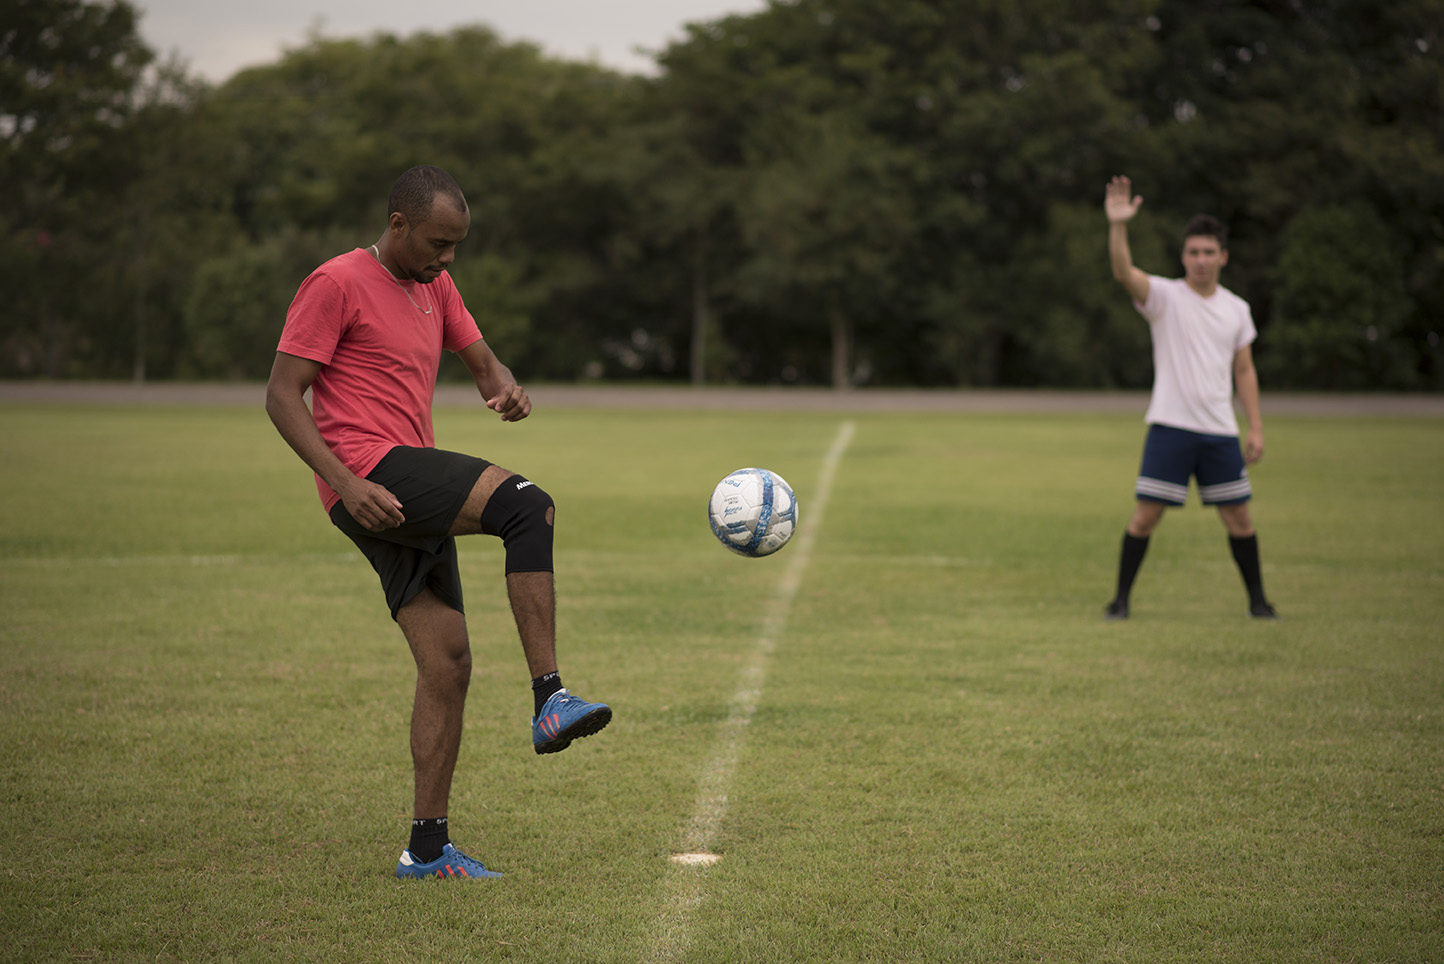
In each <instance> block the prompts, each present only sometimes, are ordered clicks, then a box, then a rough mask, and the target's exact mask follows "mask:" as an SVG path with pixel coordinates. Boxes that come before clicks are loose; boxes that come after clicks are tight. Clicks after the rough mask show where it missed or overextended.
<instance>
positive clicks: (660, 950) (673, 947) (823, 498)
mask: <svg viewBox="0 0 1444 964" xmlns="http://www.w3.org/2000/svg"><path fill="white" fill-rule="evenodd" d="M852 433H853V423H852V422H851V421H847V422H844V423H842V425H841V426H840V427H839V428H838V432H837V436H836V438H834V439H833V442H832V447H831V448H829V449H828V450H827V455H826V456H825V457H824V458H823V462H822V472H821V474H820V476H819V477H818V483H817V489H816V490H815V493H814V495H813V496H812V498H811V499H810V500H809V504H808V505H801V504H799V506H798V508H799V512H798V515H799V517H800V519H799V521H800V523H801V526H800V528H799V531H798V533H797V537H796V545H794V546H792V547H791V548H790V549H788V550H787V552H788V558H787V566H786V568H785V569H784V570H783V571H782V578H781V579H779V580H778V582H777V591H776V593H775V594H774V595H773V597H772V599H770V600H769V601H768V605H767V608H766V611H765V612H764V615H763V620H762V629H761V632H760V634H759V636H758V638H757V645H756V647H755V648H754V649H753V651H752V655H751V658H750V659H749V660H748V661H747V664H746V665H745V666H744V667H743V668H742V672H741V674H740V677H739V679H738V683H737V692H736V693H734V694H733V696H732V700H731V703H730V709H729V711H728V714H727V720H726V722H725V723H723V724H722V730H721V732H720V733H719V734H718V738H717V747H716V750H715V751H714V752H713V754H712V757H711V759H710V760H708V761H707V764H706V765H705V766H704V767H703V769H702V775H701V779H700V780H699V785H698V789H697V805H696V809H695V811H694V812H693V814H692V819H691V820H690V821H689V822H688V824H687V827H686V829H684V830H683V831H682V837H681V842H680V847H679V849H678V856H677V858H674V859H673V862H672V866H671V868H670V869H669V872H668V875H667V880H666V884H665V886H666V889H667V893H666V895H665V900H664V901H663V902H662V913H661V916H660V918H659V920H658V922H657V934H656V939H655V940H654V941H653V942H652V946H651V948H650V951H651V953H652V955H653V959H655V960H662V961H665V960H672V959H674V958H676V957H677V956H679V955H681V954H684V953H685V952H686V950H687V948H688V946H689V945H690V944H691V915H692V912H693V911H694V910H695V909H696V908H697V907H698V906H699V905H700V904H701V902H702V899H703V897H704V896H705V894H704V886H703V885H704V883H705V881H706V876H707V875H706V873H705V872H704V870H703V869H702V868H705V867H707V866H710V865H711V864H712V863H715V862H716V861H715V858H716V855H715V854H713V853H712V850H711V847H712V844H713V842H714V840H715V839H716V837H717V831H718V829H719V828H720V827H721V825H722V820H723V818H724V817H726V815H727V791H728V788H729V787H730V786H731V783H732V775H733V773H734V772H735V771H736V769H737V758H738V755H739V753H740V752H741V750H742V740H743V736H744V734H745V733H746V730H747V727H748V725H749V724H750V723H751V722H752V717H753V715H754V714H755V713H756V712H757V704H758V701H759V700H760V699H761V698H762V686H763V683H764V681H765V678H766V675H767V663H768V660H769V658H770V657H771V656H772V653H773V651H774V650H775V649H776V648H777V639H778V637H779V636H781V635H782V633H783V631H784V630H785V629H786V628H787V619H788V616H789V614H790V613H791V612H792V601H793V599H794V598H795V597H796V596H797V590H798V587H799V586H800V585H801V584H802V576H803V574H804V573H805V572H806V571H807V564H808V561H809V560H810V559H811V558H812V545H813V543H814V542H815V541H816V540H817V531H818V529H819V528H820V527H821V525H822V515H823V511H824V509H826V507H827V500H828V496H829V495H830V494H831V491H832V479H833V476H834V475H835V474H836V472H837V466H838V463H839V462H841V461H842V455H843V452H844V451H846V449H847V445H848V442H850V441H851V440H852Z"/></svg>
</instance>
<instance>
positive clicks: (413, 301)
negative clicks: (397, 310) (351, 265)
mask: <svg viewBox="0 0 1444 964" xmlns="http://www.w3.org/2000/svg"><path fill="white" fill-rule="evenodd" d="M370 250H371V253H372V254H374V255H376V263H377V264H381V249H380V248H378V247H376V245H374V244H373V245H371V249H370ZM381 268H382V270H383V271H385V272H386V275H387V277H389V278H390V279H391V280H392V281H396V276H395V275H394V274H392V273H391V269H390V268H388V267H386V265H384V264H381ZM396 287H398V288H400V289H401V293H402V294H403V295H405V296H406V300H407V301H409V302H411V307H413V308H415V309H416V310H417V311H419V312H421V313H422V314H426V315H429V314H431V309H432V308H433V307H434V305H432V303H431V295H429V294H428V295H427V296H426V307H425V308H423V307H421V306H420V305H418V304H417V303H416V299H415V298H413V297H411V292H409V291H407V290H406V286H405V285H403V284H402V283H401V282H399V281H396Z"/></svg>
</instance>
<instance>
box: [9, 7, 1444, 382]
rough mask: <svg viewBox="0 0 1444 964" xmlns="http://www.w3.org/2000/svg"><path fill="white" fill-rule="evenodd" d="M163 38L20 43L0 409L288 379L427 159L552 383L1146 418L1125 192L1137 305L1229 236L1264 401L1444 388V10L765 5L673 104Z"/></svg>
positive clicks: (43, 16) (676, 52)
mask: <svg viewBox="0 0 1444 964" xmlns="http://www.w3.org/2000/svg"><path fill="white" fill-rule="evenodd" d="M136 17H137V13H136V10H135V9H134V8H133V7H131V6H130V5H129V4H128V3H127V2H125V0H102V2H90V0H9V2H8V3H6V4H4V5H3V9H0V264H3V265H4V275H5V278H6V282H5V285H4V297H3V304H0V376H5V377H50V378H67V377H104V378H135V379H147V378H151V379H155V378H162V379H164V378H188V379H193V378H260V377H264V375H265V373H266V372H267V371H268V370H269V366H270V359H271V357H272V355H273V353H274V349H275V344H276V339H277V336H278V334H279V330H280V325H281V321H282V320H283V318H284V315H285V311H286V307H287V305H288V304H289V300H290V298H291V296H292V295H293V294H294V292H295V289H296V286H297V284H298V283H299V282H300V280H301V279H302V278H303V277H304V276H305V275H306V274H307V273H308V272H309V271H310V270H311V269H312V268H313V267H314V266H315V265H316V264H318V263H319V262H321V261H322V260H324V259H325V258H327V257H330V256H332V255H334V254H337V253H340V252H342V251H345V250H348V249H350V248H352V247H356V246H362V245H365V244H368V243H370V242H371V241H372V240H374V239H375V237H376V235H378V234H379V233H380V229H381V226H382V225H383V224H384V221H385V209H384V206H385V197H386V194H387V192H388V190H389V187H390V184H391V182H392V180H393V179H394V178H395V176H396V175H397V174H398V173H399V172H400V171H402V170H404V169H405V168H407V167H409V166H411V165H412V164H416V163H433V164H438V165H440V166H442V167H445V168H447V169H448V170H450V171H451V172H452V173H453V174H454V175H455V176H456V177H457V179H458V181H459V182H460V183H461V184H462V186H463V188H464V189H465V190H466V192H467V196H468V199H469V201H470V203H471V208H472V232H471V236H470V237H469V238H468V240H467V242H466V243H465V245H464V246H463V249H462V251H461V253H460V255H459V257H458V260H457V262H456V264H455V266H454V268H453V274H454V276H455V278H456V281H457V284H458V286H459V287H460V288H461V290H462V293H463V295H464V296H465V297H466V299H467V301H468V304H469V305H470V307H471V309H472V311H473V313H474V314H475V315H476V317H477V320H478V321H479V323H480V324H481V327H482V330H483V331H484V332H485V333H486V335H487V337H488V339H489V340H490V341H491V342H492V343H493V344H494V345H496V347H497V350H498V352H499V354H501V355H502V357H504V358H506V359H507V360H508V363H509V364H511V365H512V366H513V367H514V368H515V369H516V370H517V371H519V372H522V373H525V374H526V376H527V377H528V378H529V379H531V380H542V379H556V380H574V379H585V378H611V379H619V378H647V379H654V380H676V381H687V380H690V381H693V382H697V383H701V382H741V383H784V384H785V383H796V384H832V385H836V386H839V387H843V386H848V385H856V384H878V385H922V386H933V385H975V386H1000V385H1008V386H1038V385H1047V386H1058V387H1139V386H1144V385H1147V384H1148V382H1149V379H1150V375H1151V362H1150V358H1149V348H1148V336H1147V331H1146V326H1145V325H1144V324H1143V323H1142V322H1141V320H1140V319H1139V318H1138V316H1137V315H1136V314H1135V313H1134V312H1133V311H1132V309H1131V308H1130V307H1129V305H1128V304H1127V298H1126V296H1125V295H1123V294H1122V292H1121V291H1119V290H1118V289H1117V288H1116V286H1115V285H1114V284H1113V283H1112V281H1111V278H1110V275H1109V272H1108V267H1107V255H1106V247H1105V235H1106V226H1105V223H1104V220H1103V215H1102V208H1101V204H1102V193H1103V185H1104V184H1105V182H1106V181H1107V179H1108V178H1109V177H1110V176H1111V175H1113V174H1115V173H1127V174H1129V175H1131V176H1132V178H1133V180H1134V183H1135V185H1136V186H1137V187H1138V189H1139V190H1140V193H1142V194H1143V195H1144V196H1145V197H1146V199H1147V202H1146V204H1145V207H1144V212H1143V214H1142V215H1141V216H1140V222H1138V223H1136V226H1135V229H1134V232H1133V240H1134V252H1135V258H1136V259H1137V260H1138V262H1139V264H1140V265H1141V266H1143V267H1145V268H1146V269H1147V270H1150V271H1154V272H1156V273H1160V274H1176V273H1177V271H1178V264H1177V250H1178V247H1179V241H1180V239H1179V238H1178V236H1177V232H1178V229H1179V228H1180V226H1181V225H1182V224H1183V222H1184V221H1185V220H1186V219H1187V218H1188V217H1189V216H1190V215H1192V214H1194V213H1196V212H1199V211H1206V212H1210V213H1213V214H1216V215H1218V216H1220V217H1222V218H1223V219H1224V220H1225V221H1227V222H1228V223H1229V224H1230V226H1231V228H1232V241H1231V245H1230V247H1231V252H1232V260H1231V262H1230V266H1229V268H1228V269H1227V270H1226V273H1225V283H1226V284H1228V285H1229V286H1230V287H1231V288H1233V289H1234V290H1235V291H1237V292H1239V293H1240V294H1241V295H1243V296H1244V297H1245V298H1247V299H1248V300H1249V301H1250V302H1251V303H1252V304H1253V306H1254V311H1255V318H1256V320H1257V321H1258V323H1259V327H1260V331H1261V338H1260V341H1259V343H1258V345H1257V347H1256V358H1257V360H1258V364H1259V367H1260V369H1261V372H1262V374H1263V377H1264V379H1265V380H1266V383H1267V384H1268V385H1269V386H1270V387H1280V388H1282V387H1292V388H1318V389H1403V390H1440V389H1441V388H1444V348H1441V346H1440V344H1439V339H1440V335H1441V333H1444V323H1441V318H1444V62H1441V54H1444V0H1392V2H1390V3H1388V4H1380V3H1377V2H1374V0H1069V2H1064V0H772V2H771V3H770V4H769V6H768V7H767V9H765V10H763V11H762V12H759V13H756V14H752V15H748V16H733V17H726V18H723V19H719V20H715V21H710V22H704V23H698V24H694V25H691V26H690V27H689V28H688V30H687V32H686V34H685V36H684V37H683V38H682V39H680V40H678V41H676V42H674V43H672V44H671V45H669V46H668V47H666V48H665V49H664V50H662V51H660V52H659V53H658V54H657V60H658V72H657V74H656V75H655V76H652V77H638V76H630V75H623V74H619V73H616V72H613V71H610V70H607V69H604V68H602V67H599V66H597V65H594V64H587V63H577V62H568V61H564V60H557V59H554V58H549V57H547V56H544V55H543V54H542V53H541V52H540V51H539V50H538V49H537V48H536V47H535V46H533V45H530V44H526V43H509V42H506V41H504V40H503V39H502V38H500V37H498V36H497V34H496V33H494V32H493V31H491V30H489V29H487V28H485V27H481V26H477V27H468V28H463V29H457V30H453V31H451V32H449V33H444V34H441V33H427V32H422V33H416V34H412V35H409V36H404V37H403V36H393V35H387V34H378V35H374V36H371V37H368V38H364V39H329V38H324V37H320V36H315V37H312V38H311V39H310V40H309V41H308V42H307V43H306V44H305V45H304V46H302V47H300V48H299V49H295V50H292V51H290V52H288V53H286V54H285V55H284V56H282V57H281V58H280V59H279V60H278V61H277V62H276V63H273V64H270V65H266V66H262V67H256V68H252V69H248V70H245V71H242V72H240V73H238V74H237V75H235V76H234V77H232V78H231V79H229V80H228V81H226V82H225V83H223V84H220V85H218V86H211V85H207V84H205V83H202V82H200V81H198V80H197V79H195V78H193V77H191V76H189V75H188V73H187V70H186V68H185V66H184V65H183V64H180V63H175V62H159V61H157V58H156V56H155V54H154V52H153V51H151V50H149V49H147V48H146V46H145V45H144V44H143V43H142V41H141V39H140V37H139V34H138V31H137V22H136ZM447 374H450V372H448V373H447Z"/></svg>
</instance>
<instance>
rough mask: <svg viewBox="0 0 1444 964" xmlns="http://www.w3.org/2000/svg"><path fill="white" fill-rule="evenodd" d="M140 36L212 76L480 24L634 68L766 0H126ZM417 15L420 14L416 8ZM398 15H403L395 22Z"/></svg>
mask: <svg viewBox="0 0 1444 964" xmlns="http://www.w3.org/2000/svg"><path fill="white" fill-rule="evenodd" d="M134 5H135V7H136V8H137V9H138V10H140V11H141V20H140V32H141V36H142V37H144V38H145V41H146V43H147V44H148V45H149V46H150V47H151V48H152V49H153V50H155V51H156V53H157V54H159V55H160V56H161V57H166V56H168V55H169V54H171V53H172V52H175V53H178V54H179V55H180V56H181V58H182V59H183V60H185V61H186V62H187V63H188V64H189V65H190V69H191V72H192V73H194V74H200V75H201V76H202V77H205V78H206V79H207V80H211V81H215V82H219V81H223V80H225V79H226V78H228V77H230V76H231V75H232V74H234V73H235V72H236V71H237V70H239V69H240V68H242V67H249V66H252V65H254V64H261V63H269V62H271V61H274V60H276V59H277V58H278V57H279V56H280V55H281V53H282V52H283V51H284V50H287V49H290V48H294V47H300V46H303V45H305V43H306V40H307V36H308V34H309V33H310V32H311V31H312V30H313V29H319V31H320V33H321V35H322V36H325V37H366V36H369V35H371V34H373V33H376V32H377V31H385V32H387V33H393V34H396V35H398V36H403V37H404V36H407V35H410V34H413V33H416V32H417V31H421V30H425V31H429V32H431V33H444V32H446V31H447V30H449V29H451V28H452V27H457V26H461V25H463V24H476V23H482V24H486V25H487V26H490V27H491V28H492V29H494V30H496V31H497V33H499V34H500V35H501V37H502V39H503V40H507V41H518V40H526V41H531V42H532V43H536V44H538V45H540V46H541V47H542V49H543V50H545V51H546V52H547V53H550V54H553V55H555V56H558V57H564V58H567V59H569V60H589V61H596V62H597V63H600V64H602V65H604V66H607V67H612V68H615V69H617V70H625V71H630V72H633V73H645V72H650V70H651V69H652V61H651V60H650V58H648V57H647V56H646V55H645V54H641V53H638V52H637V50H636V48H638V47H643V48H647V49H650V50H659V49H661V48H662V47H663V46H665V45H666V43H667V42H668V41H669V40H675V39H678V38H680V37H681V36H682V25H683V24H685V23H695V22H697V21H702V20H715V19H718V18H720V17H724V16H727V15H728V14H733V13H742V14H746V13H755V12H756V11H758V10H761V9H763V8H764V7H766V5H767V4H766V0H616V2H608V0H452V2H446V3H435V4H422V5H413V4H409V3H405V2H398V0H134ZM423 11H424V12H423ZM403 18H404V19H403Z"/></svg>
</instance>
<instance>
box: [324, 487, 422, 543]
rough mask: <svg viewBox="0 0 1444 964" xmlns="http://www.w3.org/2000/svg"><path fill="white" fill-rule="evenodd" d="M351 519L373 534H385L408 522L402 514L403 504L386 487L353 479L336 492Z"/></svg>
mask: <svg viewBox="0 0 1444 964" xmlns="http://www.w3.org/2000/svg"><path fill="white" fill-rule="evenodd" d="M336 494H337V495H339V496H340V497H341V502H342V504H344V505H345V506H346V511H347V512H349V513H351V518H353V519H355V520H356V521H357V522H359V523H361V524H362V525H363V526H365V527H366V528H367V529H368V530H370V531H371V532H385V531H386V530H387V529H394V528H396V527H397V526H399V525H401V523H403V522H405V521H406V516H404V515H402V514H401V502H400V501H399V500H398V499H397V498H396V496H394V495H392V494H391V493H390V492H389V491H388V490H387V489H386V487H385V486H382V485H377V484H376V483H375V482H368V481H367V480H366V479H362V478H355V477H353V479H352V481H351V482H349V483H347V484H346V485H344V486H342V487H341V488H340V489H338V490H337V492H336Z"/></svg>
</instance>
